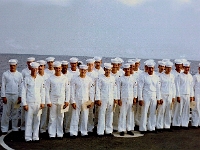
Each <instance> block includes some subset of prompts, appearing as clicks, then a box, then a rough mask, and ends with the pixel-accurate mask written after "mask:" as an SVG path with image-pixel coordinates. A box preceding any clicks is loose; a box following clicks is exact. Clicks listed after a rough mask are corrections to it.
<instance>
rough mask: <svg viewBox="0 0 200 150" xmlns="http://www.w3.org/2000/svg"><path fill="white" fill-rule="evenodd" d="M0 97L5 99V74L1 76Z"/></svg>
mask: <svg viewBox="0 0 200 150" xmlns="http://www.w3.org/2000/svg"><path fill="white" fill-rule="evenodd" d="M1 97H6V78H5V73H3V75H2V85H1Z"/></svg>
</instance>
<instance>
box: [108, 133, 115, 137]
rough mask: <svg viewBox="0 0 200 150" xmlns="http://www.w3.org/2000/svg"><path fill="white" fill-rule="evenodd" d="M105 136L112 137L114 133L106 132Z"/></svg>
mask: <svg viewBox="0 0 200 150" xmlns="http://www.w3.org/2000/svg"><path fill="white" fill-rule="evenodd" d="M106 136H110V137H113V136H114V135H113V134H112V133H108V134H106Z"/></svg>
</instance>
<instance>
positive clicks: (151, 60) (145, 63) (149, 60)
mask: <svg viewBox="0 0 200 150" xmlns="http://www.w3.org/2000/svg"><path fill="white" fill-rule="evenodd" d="M148 62H154V60H153V59H148V60H146V61H145V62H144V65H145V66H146V65H147V63H148ZM154 63H155V62H154Z"/></svg>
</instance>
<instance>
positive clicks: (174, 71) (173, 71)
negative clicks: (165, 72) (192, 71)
mask: <svg viewBox="0 0 200 150" xmlns="http://www.w3.org/2000/svg"><path fill="white" fill-rule="evenodd" d="M181 72H182V71H181ZM171 73H172V74H173V75H174V78H175V79H176V77H177V76H178V75H179V74H180V73H179V72H177V71H176V70H175V69H174V70H172V71H171Z"/></svg>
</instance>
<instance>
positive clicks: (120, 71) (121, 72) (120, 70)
mask: <svg viewBox="0 0 200 150" xmlns="http://www.w3.org/2000/svg"><path fill="white" fill-rule="evenodd" d="M117 73H118V74H119V75H120V76H123V75H124V71H123V70H122V69H121V68H120V69H119V70H118V72H117Z"/></svg>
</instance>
